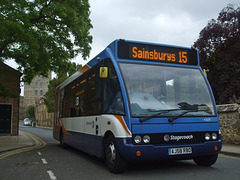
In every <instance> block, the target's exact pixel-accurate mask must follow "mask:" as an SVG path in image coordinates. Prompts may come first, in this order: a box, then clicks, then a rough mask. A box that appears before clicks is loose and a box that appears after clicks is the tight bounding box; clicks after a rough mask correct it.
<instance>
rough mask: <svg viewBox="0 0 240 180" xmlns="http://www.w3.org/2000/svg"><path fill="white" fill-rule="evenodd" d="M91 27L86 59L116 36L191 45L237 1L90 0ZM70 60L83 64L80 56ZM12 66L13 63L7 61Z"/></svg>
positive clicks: (239, 3) (239, 4) (98, 51)
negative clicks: (223, 10)
mask: <svg viewBox="0 0 240 180" xmlns="http://www.w3.org/2000/svg"><path fill="white" fill-rule="evenodd" d="M89 2H90V6H91V7H90V10H91V15H90V19H91V21H92V25H93V29H91V35H92V36H93V43H92V45H91V47H92V51H91V54H90V57H89V59H88V60H90V59H92V58H93V57H95V56H96V55H97V54H98V53H100V52H101V51H102V50H103V49H104V48H105V47H106V46H107V45H108V44H110V43H111V42H112V41H113V40H115V39H119V38H122V39H128V40H137V41H146V42H154V43H163V44H172V45H180V46H187V47H190V46H191V45H193V43H194V42H195V41H196V40H197V39H198V36H199V32H200V31H201V30H202V29H203V28H204V27H205V26H206V25H207V23H208V21H209V20H211V19H212V18H214V19H216V18H217V16H218V14H219V12H220V11H221V10H222V9H223V8H224V7H226V6H227V5H228V4H229V3H233V4H237V5H238V6H240V2H239V0H201V1H194V0H165V1H164V0H89ZM73 61H75V62H77V63H78V64H83V65H84V64H86V63H87V61H83V60H82V58H81V55H79V56H78V57H77V58H75V59H74V60H73ZM8 64H10V65H11V66H16V65H14V64H13V63H11V62H9V63H8Z"/></svg>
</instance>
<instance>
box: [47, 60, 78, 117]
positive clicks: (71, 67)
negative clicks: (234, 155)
mask: <svg viewBox="0 0 240 180" xmlns="http://www.w3.org/2000/svg"><path fill="white" fill-rule="evenodd" d="M79 68H81V65H77V64H76V63H68V68H67V69H65V70H64V71H62V72H61V73H58V75H57V77H56V78H54V79H52V80H51V81H50V82H49V85H48V91H47V92H46V94H45V97H44V104H46V106H47V110H48V112H49V113H51V112H54V98H55V90H56V88H57V86H59V85H60V84H61V83H62V82H63V81H64V80H66V79H67V78H68V77H69V76H71V75H72V74H73V73H75V72H76V71H77V70H78V69H79Z"/></svg>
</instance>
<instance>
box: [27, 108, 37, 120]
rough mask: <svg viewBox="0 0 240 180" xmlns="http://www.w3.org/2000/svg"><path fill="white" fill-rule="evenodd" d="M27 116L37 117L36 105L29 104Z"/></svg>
mask: <svg viewBox="0 0 240 180" xmlns="http://www.w3.org/2000/svg"><path fill="white" fill-rule="evenodd" d="M26 114H27V117H28V118H30V119H34V118H35V107H34V105H29V106H28V107H27V110H26Z"/></svg>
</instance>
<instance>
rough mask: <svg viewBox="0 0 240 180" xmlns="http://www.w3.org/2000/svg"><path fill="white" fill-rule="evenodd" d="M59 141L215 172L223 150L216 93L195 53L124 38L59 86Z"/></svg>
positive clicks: (117, 163) (110, 160)
mask: <svg viewBox="0 0 240 180" xmlns="http://www.w3.org/2000/svg"><path fill="white" fill-rule="evenodd" d="M53 126H54V127H53V136H54V138H55V139H56V140H59V141H60V145H61V146H62V147H65V146H66V145H69V146H72V147H74V148H76V149H78V150H81V151H84V152H86V153H88V154H90V155H93V156H96V157H98V158H102V159H104V160H105V162H106V166H107V167H108V169H109V170H110V171H111V172H112V173H119V172H122V171H124V170H125V169H126V167H127V164H128V162H131V161H137V162H138V161H145V160H168V159H169V160H170V159H171V160H172V159H173V160H186V159H193V160H194V162H195V163H196V164H197V165H199V166H211V165H213V164H214V163H215V162H216V160H217V158H218V153H219V151H220V150H221V148H222V138H221V133H220V126H219V119H218V114H217V109H216V104H215V100H214V97H213V93H212V90H211V88H210V85H209V83H208V81H207V78H206V76H205V75H204V73H203V70H202V69H201V67H200V64H199V57H198V51H197V50H196V49H193V48H185V47H179V46H171V45H164V44H155V43H148V42H137V41H129V40H123V39H118V40H115V41H113V42H112V43H111V44H110V45H108V46H107V47H106V48H105V49H104V50H103V51H102V52H101V53H99V54H98V55H97V56H96V57H95V58H93V59H92V60H90V61H89V62H88V63H87V64H86V65H84V66H83V67H82V68H81V69H79V70H78V71H77V72H76V73H74V74H73V75H72V76H70V77H69V78H68V79H67V80H65V81H64V82H63V83H61V84H60V85H59V86H58V87H57V88H56V93H55V113H54V125H53Z"/></svg>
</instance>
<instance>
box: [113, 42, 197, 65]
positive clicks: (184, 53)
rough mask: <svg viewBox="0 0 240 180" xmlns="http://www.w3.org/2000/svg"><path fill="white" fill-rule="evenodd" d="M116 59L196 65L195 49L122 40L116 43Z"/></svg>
mask: <svg viewBox="0 0 240 180" xmlns="http://www.w3.org/2000/svg"><path fill="white" fill-rule="evenodd" d="M118 58H120V59H134V60H144V61H155V62H156V61H158V62H162V63H174V64H185V65H198V60H197V51H196V50H195V49H186V48H177V47H170V46H158V45H149V44H140V43H131V42H126V41H122V40H121V41H119V42H118Z"/></svg>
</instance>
